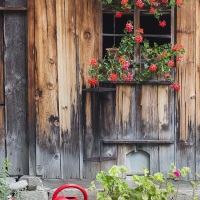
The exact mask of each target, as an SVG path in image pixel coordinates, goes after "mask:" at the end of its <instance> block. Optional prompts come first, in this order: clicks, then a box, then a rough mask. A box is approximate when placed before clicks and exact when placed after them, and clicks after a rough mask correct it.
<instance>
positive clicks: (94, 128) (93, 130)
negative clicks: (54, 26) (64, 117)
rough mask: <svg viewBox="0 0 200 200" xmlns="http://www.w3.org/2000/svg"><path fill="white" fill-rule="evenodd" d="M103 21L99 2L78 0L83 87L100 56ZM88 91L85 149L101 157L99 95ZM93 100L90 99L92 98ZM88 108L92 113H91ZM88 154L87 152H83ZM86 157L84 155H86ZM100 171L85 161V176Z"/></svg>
mask: <svg viewBox="0 0 200 200" xmlns="http://www.w3.org/2000/svg"><path fill="white" fill-rule="evenodd" d="M99 23H100V21H99V1H98V0H94V1H90V0H76V28H77V29H76V33H77V37H78V44H77V45H78V54H77V56H78V58H79V59H78V62H79V73H80V74H79V76H80V88H86V87H89V84H88V82H87V80H88V78H89V77H88V69H89V68H90V60H92V59H97V60H98V56H99V49H100V47H99V45H100V44H99V38H100V31H99V29H100V24H99ZM90 95H91V94H86V98H85V99H86V100H85V105H83V106H84V108H85V110H86V112H85V111H83V112H85V113H86V116H84V117H85V124H86V125H85V132H84V138H85V139H84V147H83V148H84V149H87V154H86V156H87V157H93V156H100V141H99V138H100V135H99V134H100V131H99V128H100V127H99V121H98V119H99V116H98V115H99V113H98V112H97V111H96V110H95V107H96V106H97V107H96V108H98V105H97V102H93V101H96V100H97V101H99V100H98V97H97V96H96V97H95V96H94V94H92V95H91V96H90ZM89 100H91V101H89ZM88 111H89V112H88ZM84 153H85V151H84ZM83 156H84V155H83ZM99 170H100V163H99V162H91V161H85V162H84V163H83V176H84V175H86V176H88V178H92V177H93V178H94V177H95V175H96V173H97V172H98V171H99Z"/></svg>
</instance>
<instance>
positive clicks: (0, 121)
mask: <svg viewBox="0 0 200 200" xmlns="http://www.w3.org/2000/svg"><path fill="white" fill-rule="evenodd" d="M4 158H5V129H4V106H0V169H1V167H2V166H3V160H4Z"/></svg>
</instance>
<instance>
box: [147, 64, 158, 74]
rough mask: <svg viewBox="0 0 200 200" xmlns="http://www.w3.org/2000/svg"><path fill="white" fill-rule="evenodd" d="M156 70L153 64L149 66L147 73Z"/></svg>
mask: <svg viewBox="0 0 200 200" xmlns="http://www.w3.org/2000/svg"><path fill="white" fill-rule="evenodd" d="M156 69H157V66H156V65H154V64H151V65H150V66H149V71H150V72H155V71H156Z"/></svg>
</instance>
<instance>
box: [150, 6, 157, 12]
mask: <svg viewBox="0 0 200 200" xmlns="http://www.w3.org/2000/svg"><path fill="white" fill-rule="evenodd" d="M149 12H150V13H156V12H157V10H156V9H155V8H153V7H151V8H150V10H149Z"/></svg>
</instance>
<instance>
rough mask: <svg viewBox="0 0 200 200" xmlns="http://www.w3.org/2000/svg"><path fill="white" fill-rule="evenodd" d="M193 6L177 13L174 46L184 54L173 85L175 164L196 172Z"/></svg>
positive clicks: (185, 6)
mask: <svg viewBox="0 0 200 200" xmlns="http://www.w3.org/2000/svg"><path fill="white" fill-rule="evenodd" d="M195 12H199V10H198V11H196V4H195V3H192V2H190V3H189V4H187V5H184V6H182V7H181V9H178V10H177V18H178V19H179V20H178V22H177V43H179V44H180V43H181V44H183V46H184V48H185V50H186V53H185V54H184V56H183V59H182V62H181V63H178V64H177V72H176V81H177V82H179V83H180V85H181V87H182V88H181V90H180V91H179V92H178V93H177V95H176V96H177V98H176V122H177V124H176V126H177V140H178V141H177V142H178V144H177V164H178V166H179V167H181V166H189V167H190V168H191V170H192V171H195V164H194V163H195V162H191V161H192V160H193V161H194V160H195V131H196V128H195V126H196V119H195V117H196V116H195V112H196V102H195V101H196V91H195V86H196V83H195V81H196V66H195V55H196V52H195V51H196V49H195V48H194V47H195V45H196V31H195V29H196V25H195V23H193V22H195V21H196V20H198V19H196V15H195V14H193V15H191V13H195Z"/></svg>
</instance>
